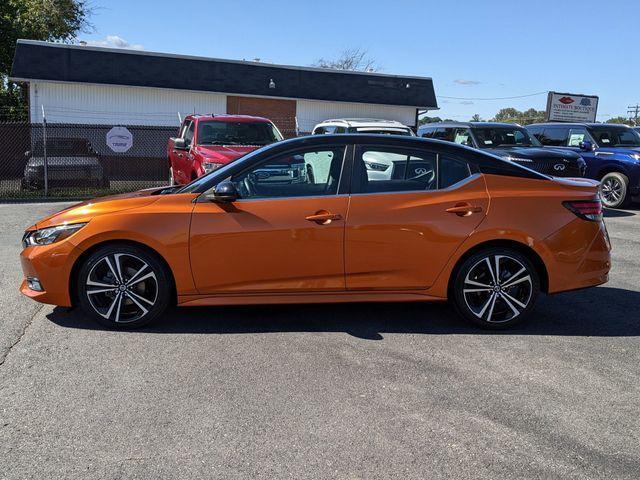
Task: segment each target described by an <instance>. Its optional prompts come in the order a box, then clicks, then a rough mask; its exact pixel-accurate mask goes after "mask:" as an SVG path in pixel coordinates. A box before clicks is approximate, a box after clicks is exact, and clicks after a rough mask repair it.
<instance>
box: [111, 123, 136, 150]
mask: <svg viewBox="0 0 640 480" xmlns="http://www.w3.org/2000/svg"><path fill="white" fill-rule="evenodd" d="M107 146H108V147H109V148H110V149H111V150H113V151H114V152H116V153H124V152H126V151H127V150H129V149H130V148H131V147H132V146H133V134H132V133H131V132H130V131H129V130H127V128H126V127H113V128H112V129H111V130H109V131H108V132H107Z"/></svg>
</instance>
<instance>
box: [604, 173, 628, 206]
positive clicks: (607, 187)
mask: <svg viewBox="0 0 640 480" xmlns="http://www.w3.org/2000/svg"><path fill="white" fill-rule="evenodd" d="M628 190H629V179H628V178H627V176H626V175H624V174H622V173H619V172H609V173H607V174H606V175H605V176H604V177H602V179H601V180H600V198H601V199H602V204H603V205H604V206H605V207H607V208H621V207H624V206H625V205H626V204H627V203H628V195H627V192H628Z"/></svg>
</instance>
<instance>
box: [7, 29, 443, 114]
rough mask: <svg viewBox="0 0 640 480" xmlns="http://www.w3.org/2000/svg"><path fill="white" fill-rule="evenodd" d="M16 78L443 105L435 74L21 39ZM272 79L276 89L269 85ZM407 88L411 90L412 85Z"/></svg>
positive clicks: (15, 66)
mask: <svg viewBox="0 0 640 480" xmlns="http://www.w3.org/2000/svg"><path fill="white" fill-rule="evenodd" d="M11 78H12V79H13V80H17V81H30V80H48V81H57V82H74V83H91V84H107V85H128V86H139V87H155V88H172V89H178V90H194V91H205V92H220V93H227V94H238V95H243V94H244V95H254V96H264V97H279V98H300V99H308V100H326V101H338V102H355V103H372V104H382V105H398V106H411V107H416V108H428V109H435V108H438V104H437V101H436V97H435V92H434V89H433V81H432V80H431V78H428V77H415V76H400V75H388V74H379V73H368V72H346V71H341V70H328V69H319V68H309V67H293V66H288V65H274V64H266V63H258V62H246V61H236V60H221V59H214V58H204V57H193V56H184V55H170V54H165V53H156V52H145V51H136V50H124V49H113V48H102V47H89V46H80V45H66V44H57V43H48V42H38V41H32V40H18V42H17V45H16V53H15V56H14V59H13V68H12V70H11ZM272 79H273V82H274V83H275V88H270V86H269V84H270V81H271V80H272ZM407 86H408V87H407Z"/></svg>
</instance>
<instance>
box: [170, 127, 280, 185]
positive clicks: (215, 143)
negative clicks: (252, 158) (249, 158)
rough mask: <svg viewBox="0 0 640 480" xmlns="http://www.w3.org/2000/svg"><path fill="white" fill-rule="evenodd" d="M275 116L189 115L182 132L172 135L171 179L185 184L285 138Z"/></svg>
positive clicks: (172, 182)
mask: <svg viewBox="0 0 640 480" xmlns="http://www.w3.org/2000/svg"><path fill="white" fill-rule="evenodd" d="M282 138H283V137H282V134H281V133H280V131H279V130H278V127H276V126H275V125H274V124H273V122H271V120H269V119H267V118H262V117H253V116H248V115H189V116H188V117H186V118H185V119H184V121H183V122H182V126H181V127H180V132H179V136H178V137H176V138H170V139H169V143H168V145H167V155H168V157H169V182H170V184H171V185H183V184H186V183H189V182H191V181H192V180H195V179H196V178H198V177H200V176H202V175H204V174H206V173H210V172H213V171H214V170H216V169H218V168H220V167H222V166H223V165H226V164H227V163H229V162H232V161H234V160H237V159H238V158H240V157H242V156H243V155H246V154H247V153H249V152H251V151H253V150H255V149H257V148H260V147H263V146H265V145H268V144H270V143H273V142H278V141H280V140H282Z"/></svg>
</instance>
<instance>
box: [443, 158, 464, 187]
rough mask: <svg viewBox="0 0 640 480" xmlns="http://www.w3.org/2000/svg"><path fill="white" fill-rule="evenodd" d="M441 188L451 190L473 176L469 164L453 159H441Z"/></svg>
mask: <svg viewBox="0 0 640 480" xmlns="http://www.w3.org/2000/svg"><path fill="white" fill-rule="evenodd" d="M439 175H440V181H439V184H438V186H439V188H449V187H450V186H452V185H455V184H456V183H458V182H461V181H462V180H464V179H465V178H467V177H470V176H471V171H470V170H469V164H468V163H467V162H464V161H462V160H456V159H455V158H451V157H440V168H439Z"/></svg>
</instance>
